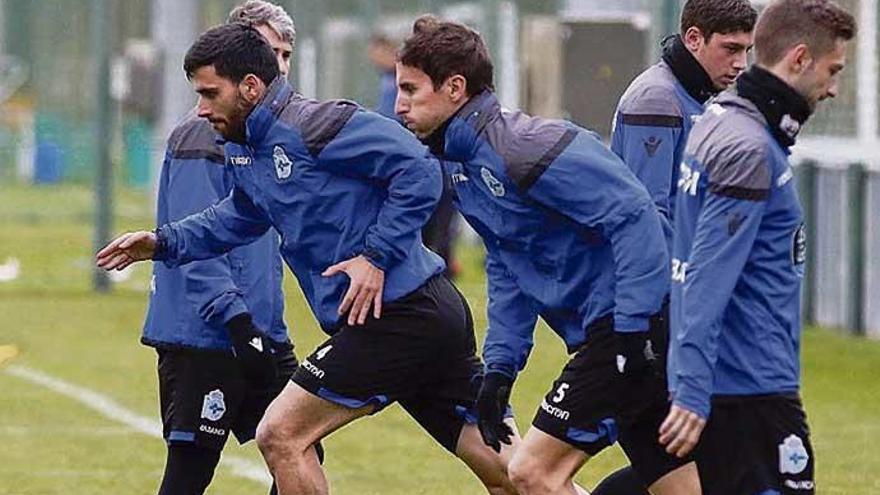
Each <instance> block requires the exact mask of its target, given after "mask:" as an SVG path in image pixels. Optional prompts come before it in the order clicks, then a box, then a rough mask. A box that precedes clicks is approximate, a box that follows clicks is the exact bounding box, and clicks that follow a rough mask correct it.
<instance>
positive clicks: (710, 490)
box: [696, 396, 815, 495]
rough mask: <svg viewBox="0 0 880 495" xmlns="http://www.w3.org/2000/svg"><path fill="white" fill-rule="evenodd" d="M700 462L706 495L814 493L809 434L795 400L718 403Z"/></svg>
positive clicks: (716, 403) (699, 454)
mask: <svg viewBox="0 0 880 495" xmlns="http://www.w3.org/2000/svg"><path fill="white" fill-rule="evenodd" d="M696 458H697V465H698V467H699V471H700V478H701V480H702V483H703V488H704V492H705V493H706V494H707V495H741V494H747V495H752V494H754V493H762V492H764V491H772V492H775V493H781V494H786V495H789V494H798V495H810V494H813V493H815V481H814V471H815V468H814V462H815V461H814V458H813V448H812V445H811V443H810V432H809V429H808V427H807V423H806V416H805V414H804V412H803V408H802V407H801V403H800V400H799V399H797V398H796V397H781V396H776V397H762V398H743V399H738V400H732V399H729V400H724V401H722V402H720V403H719V402H718V401H713V404H712V416H711V418H710V420H709V423H708V424H707V425H706V431H705V432H704V434H703V438H702V439H701V440H700V444H699V446H698V450H697V454H696Z"/></svg>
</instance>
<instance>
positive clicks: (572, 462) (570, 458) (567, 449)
mask: <svg viewBox="0 0 880 495" xmlns="http://www.w3.org/2000/svg"><path fill="white" fill-rule="evenodd" d="M589 458H590V456H589V455H588V454H587V453H586V452H584V451H583V449H580V448H577V447H576V446H574V445H572V443H571V442H567V441H563V440H560V439H559V438H556V437H554V436H551V435H548V434H547V433H545V432H543V431H541V430H539V429H536V428H530V429H529V431H527V432H526V435H525V436H524V437H523V439H522V441H521V442H520V444H519V447H518V448H517V449H516V452H514V454H513V459H512V460H511V463H513V464H516V465H518V466H520V467H526V468H527V469H526V471H527V472H539V473H541V476H542V477H545V478H546V479H551V480H555V481H556V483H554V484H559V485H561V484H563V483H564V482H565V481H566V480H568V479H571V478H572V477H573V476H574V475H575V474H576V473H577V472H578V470H580V468H581V467H583V465H584V464H585V463H586V462H587V460H588V459H589Z"/></svg>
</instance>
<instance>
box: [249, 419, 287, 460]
mask: <svg viewBox="0 0 880 495" xmlns="http://www.w3.org/2000/svg"><path fill="white" fill-rule="evenodd" d="M256 441H257V447H259V448H260V452H262V453H263V456H264V457H266V460H267V461H268V460H270V458H271V457H274V456H277V455H285V456H286V455H289V452H286V451H288V450H290V448H291V447H292V444H293V442H294V441H295V439H294V438H293V437H292V435H289V434H288V433H287V432H286V430H285V428H284V425H283V424H282V423H281V422H279V421H275V420H273V419H272V418H269V417H265V418H263V420H262V421H260V424H259V425H257V434H256Z"/></svg>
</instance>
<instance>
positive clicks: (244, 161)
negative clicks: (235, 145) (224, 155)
mask: <svg viewBox="0 0 880 495" xmlns="http://www.w3.org/2000/svg"><path fill="white" fill-rule="evenodd" d="M229 163H231V164H233V165H238V166H240V167H244V166H247V165H250V164H251V157H249V156H230V157H229Z"/></svg>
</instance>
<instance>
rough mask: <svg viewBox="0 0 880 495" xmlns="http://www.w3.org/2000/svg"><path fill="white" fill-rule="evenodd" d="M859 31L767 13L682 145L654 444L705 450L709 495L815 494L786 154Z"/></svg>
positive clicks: (796, 209) (794, 0)
mask: <svg viewBox="0 0 880 495" xmlns="http://www.w3.org/2000/svg"><path fill="white" fill-rule="evenodd" d="M855 31H856V25H855V22H854V20H853V17H852V16H851V15H850V14H848V13H847V12H845V11H844V10H843V9H841V8H840V7H839V6H838V5H836V4H835V3H833V2H831V1H828V0H776V1H774V2H772V3H770V4H769V5H768V6H767V7H766V8H765V10H764V11H763V13H762V14H761V16H760V18H759V19H758V23H757V26H756V28H755V65H754V66H753V67H752V68H750V69H749V70H748V71H746V72H744V73H743V74H742V75H741V76H740V77H739V79H738V80H737V83H736V89H735V90H734V91H730V92H725V93H722V94H721V95H720V96H719V97H718V98H717V99H716V100H715V101H714V102H713V103H712V104H711V105H710V106H709V107H708V108H707V110H706V112H705V114H704V116H703V117H702V118H701V119H700V120H699V121H698V122H697V124H696V125H695V126H694V128H693V130H692V131H691V135H690V138H689V139H688V145H687V148H686V151H685V162H684V166H683V167H682V173H681V177H680V179H679V181H678V186H679V192H678V198H677V203H676V212H675V240H674V251H673V257H674V259H673V265H672V266H673V273H672V280H673V292H672V297H673V301H674V302H675V301H678V302H677V304H676V305H675V307H676V308H678V309H679V311H676V312H675V313H673V327H672V328H673V329H674V331H675V332H676V334H675V336H674V338H673V339H672V344H671V346H672V347H673V348H675V349H676V352H674V353H672V356H673V357H674V358H675V359H674V360H671V361H670V367H669V369H670V385H671V390H672V392H673V406H672V408H671V411H670V413H669V416H668V417H667V418H666V420H665V421H664V423H663V425H662V427H661V429H660V441H661V442H662V443H663V444H665V445H666V448H667V450H668V452H670V453H674V454H676V455H678V456H684V455H687V454H688V453H689V452H690V451H691V450H692V449H693V448H694V446H695V445H696V444H697V442H698V441H699V447H698V448H697V460H698V464H699V470H700V475H701V477H702V479H703V481H704V484H703V487H704V489H705V493H707V494H712V495H715V494H724V495H726V494H735V495H741V494H755V493H762V494H763V493H782V494H812V493H814V490H815V487H814V479H813V466H814V464H813V463H814V459H813V450H812V447H811V445H810V435H809V430H808V427H807V422H806V417H805V414H804V411H803V407H802V405H801V400H800V397H799V394H798V388H799V382H800V376H799V375H800V359H799V350H800V333H801V321H800V315H801V305H800V291H801V281H802V278H803V272H804V261H805V259H806V256H805V251H806V242H807V241H806V238H805V235H804V223H803V222H804V216H803V211H802V210H801V205H800V203H799V201H798V196H797V189H796V187H795V183H794V180H793V174H792V169H791V166H790V165H789V162H788V155H789V153H790V148H791V146H792V145H794V143H795V139H796V137H797V135H798V132H799V131H800V130H801V128H802V127H803V125H804V123H805V122H806V120H807V118H808V117H809V116H810V114H811V113H812V112H813V111H814V110H815V108H816V105H817V104H818V102H819V101H821V100H824V99H826V98H831V97H834V96H835V95H836V94H837V80H838V75H839V73H840V71H841V70H843V68H844V65H845V64H846V46H847V42H848V41H849V40H851V39H852V38H853V36H854V35H855ZM707 420H708V424H707V423H706V422H707ZM704 427H705V431H703V430H704Z"/></svg>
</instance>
